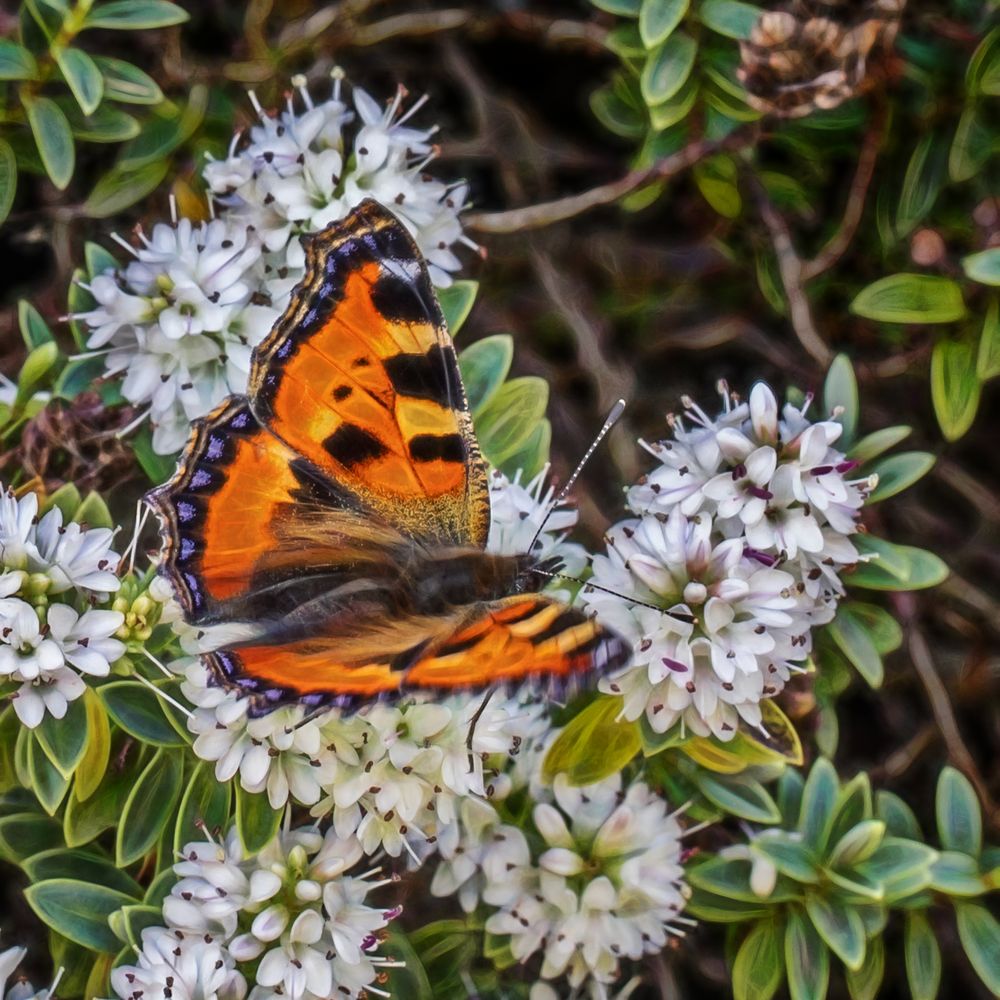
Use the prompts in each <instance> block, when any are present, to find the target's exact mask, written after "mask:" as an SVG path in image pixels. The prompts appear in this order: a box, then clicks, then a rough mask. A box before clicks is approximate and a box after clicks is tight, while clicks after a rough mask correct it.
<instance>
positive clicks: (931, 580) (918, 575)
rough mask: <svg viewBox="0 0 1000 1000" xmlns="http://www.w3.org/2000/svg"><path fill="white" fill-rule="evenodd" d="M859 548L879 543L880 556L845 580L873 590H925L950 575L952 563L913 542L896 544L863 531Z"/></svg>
mask: <svg viewBox="0 0 1000 1000" xmlns="http://www.w3.org/2000/svg"><path fill="white" fill-rule="evenodd" d="M856 537H857V545H858V548H859V549H861V550H863V551H867V552H873V551H875V547H874V545H875V543H877V545H878V550H879V556H880V558H879V560H878V561H872V562H866V563H859V564H858V566H857V568H856V569H854V570H853V571H852V572H851V573H850V574H847V575H846V576H845V581H846V582H847V583H849V584H852V585H853V586H856V587H866V588H868V589H869V590H923V589H924V588H926V587H936V586H937V585H938V584H939V583H941V581H942V580H944V579H946V578H947V576H948V572H949V571H948V566H947V564H946V563H944V562H943V561H942V560H941V559H939V558H938V557H937V556H936V555H934V553H933V552H927V551H926V550H925V549H918V548H914V547H913V546H912V545H894V544H893V543H892V542H887V541H886V540H885V539H884V538H875V537H874V536H872V535H859V536H856Z"/></svg>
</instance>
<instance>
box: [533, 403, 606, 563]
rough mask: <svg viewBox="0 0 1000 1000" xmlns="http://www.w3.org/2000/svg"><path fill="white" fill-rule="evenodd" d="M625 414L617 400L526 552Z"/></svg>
mask: <svg viewBox="0 0 1000 1000" xmlns="http://www.w3.org/2000/svg"><path fill="white" fill-rule="evenodd" d="M624 412H625V400H624V399H619V400H618V402H617V403H615V405H614V406H612V407H611V412H610V413H609V414H608V415H607V417H606V418H605V421H604V423H603V425H602V426H601V429H600V430H599V431H598V432H597V436H596V437H595V438H594V440H593V441H591V442H590V447H589V448H588V449H587V450H586V452H585V453H584V456H583V458H581V459H580V461H579V462H577V465H576V468H575V469H574V470H573V475H571V476H570V477H569V479H567V480H566V485H565V486H563V488H562V489H561V490H560V491H559V492H558V494H556V497H555V499H553V500H552V502H551V503H550V504H549V507H548V510H547V511H546V512H545V517H543V518H542V523H541V524H540V525H539V526H538V530H537V531H536V532H535V537H534V538H532V539H531V544H530V545H529V546H528V552H532V551H534V548H535V543H536V542H537V541H538V539H539V536H540V535H541V533H542V532H543V531H544V530H545V525H546V524H548V522H549V518H550V517H552V515H553V514H554V513H555V512H556V510H557V509H558V507H559V505H560V504H561V503H562V502H563V500H565V499H566V496H567V494H568V493H569V491H570V490H571V489H572V488H573V484H574V483H575V482H576V481H577V479H579V478H580V473H581V472H583V467H584V466H585V465H586V464H587V462H588V461H590V456H591V455H593V454H594V452H595V451H597V446H598V445H599V444H600V443H601V442H602V441H603V440H604V439H605V438H606V437H607V435H608V431H610V430H611V428H612V427H614V426H615V424H616V423H618V418H619V417H620V416H621V415H622V414H623V413H624Z"/></svg>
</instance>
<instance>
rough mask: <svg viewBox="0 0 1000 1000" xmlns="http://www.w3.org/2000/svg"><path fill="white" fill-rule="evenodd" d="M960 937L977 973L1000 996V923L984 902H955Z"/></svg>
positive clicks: (994, 993) (989, 988)
mask: <svg viewBox="0 0 1000 1000" xmlns="http://www.w3.org/2000/svg"><path fill="white" fill-rule="evenodd" d="M955 918H956V921H957V923H958V936H959V939H960V940H961V942H962V947H963V948H964V949H965V954H966V956H967V957H968V959H969V961H970V962H971V963H972V967H973V968H974V969H975V970H976V974H977V975H978V976H979V978H980V979H981V980H982V981H983V983H984V984H985V985H986V988H987V989H988V990H989V991H990V992H991V993H992V994H993V995H994V996H998V995H1000V923H997V920H996V918H995V917H994V916H993V914H992V913H990V911H989V910H987V909H986V907H985V906H983V905H982V903H968V902H958V901H956V903H955Z"/></svg>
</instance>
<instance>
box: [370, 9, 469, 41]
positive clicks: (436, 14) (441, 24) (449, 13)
mask: <svg viewBox="0 0 1000 1000" xmlns="http://www.w3.org/2000/svg"><path fill="white" fill-rule="evenodd" d="M472 16H473V15H472V13H471V12H470V11H467V10H460V9H454V10H428V11H413V12H412V13H409V14H397V15H395V16H394V17H387V18H384V19H383V20H381V21H375V22H374V23H373V24H362V25H358V27H356V28H355V29H354V31H353V33H352V34H351V36H350V43H351V44H352V45H358V46H364V45H378V44H379V42H384V41H386V39H389V38H395V37H397V36H401V35H402V36H406V37H409V38H415V37H418V36H420V35H433V34H437V33H438V32H440V31H452V30H453V29H455V28H459V27H461V26H462V25H463V24H466V23H467V22H468V21H470V20H471V19H472Z"/></svg>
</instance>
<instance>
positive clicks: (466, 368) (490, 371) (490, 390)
mask: <svg viewBox="0 0 1000 1000" xmlns="http://www.w3.org/2000/svg"><path fill="white" fill-rule="evenodd" d="M513 358H514V338H513V337H511V336H510V334H509V333H498V334H495V335H494V336H492V337H485V338H484V339H483V340H477V341H476V342H475V343H474V344H470V345H469V346H468V347H467V348H466V349H465V350H464V351H462V353H461V354H460V355H459V356H458V367H459V368H460V369H461V372H462V381H463V382H464V383H465V393H466V395H467V396H468V397H469V409H470V410H471V411H472V413H473V414H476V413H478V412H479V411H480V410H481V409H482V408H483V407H484V406H485V405H486V404H487V403H489V401H490V400H491V399H492V398H493V395H494V393H495V392H496V391H497V389H499V388H500V386H501V385H503V381H504V379H505V378H506V377H507V373H508V372H509V371H510V365H511V361H512V360H513Z"/></svg>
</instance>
